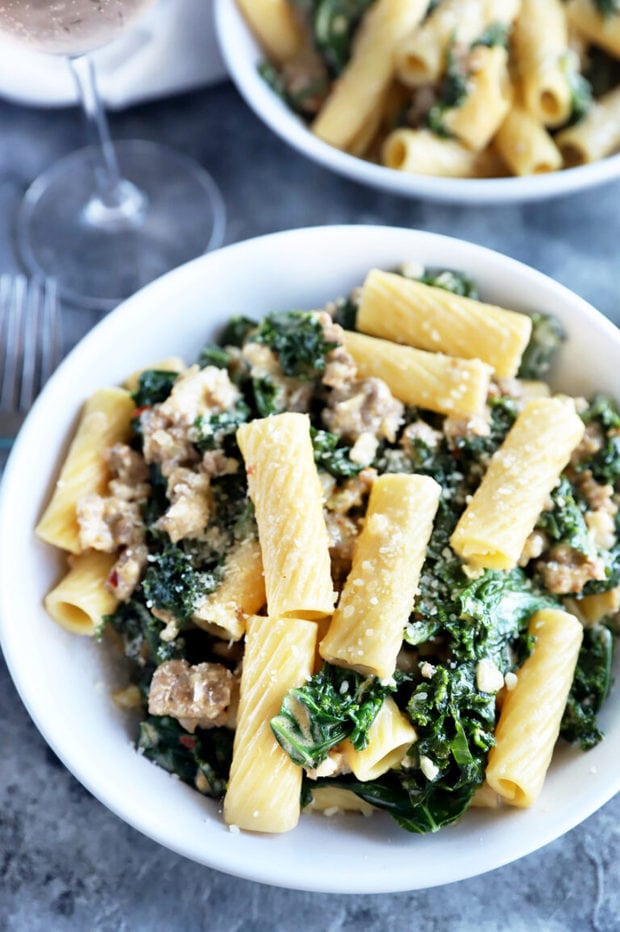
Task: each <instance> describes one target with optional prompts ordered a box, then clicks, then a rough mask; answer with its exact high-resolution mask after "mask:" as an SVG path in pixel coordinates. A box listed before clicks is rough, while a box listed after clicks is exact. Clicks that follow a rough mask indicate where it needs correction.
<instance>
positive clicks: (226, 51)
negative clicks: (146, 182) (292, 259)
mask: <svg viewBox="0 0 620 932" xmlns="http://www.w3.org/2000/svg"><path fill="white" fill-rule="evenodd" d="M214 13H215V31H216V36H217V40H218V44H219V48H220V52H221V54H222V58H223V59H224V63H225V65H226V69H227V71H228V74H229V75H230V77H231V78H232V80H233V82H234V84H235V85H236V87H237V89H238V91H239V92H240V94H241V96H242V97H243V98H244V100H245V102H246V103H247V104H248V106H249V107H250V108H251V109H252V110H253V111H254V113H255V114H256V116H257V117H259V119H261V120H262V121H263V122H264V123H266V124H267V126H268V127H269V128H270V129H271V130H272V131H273V132H274V133H276V135H277V136H279V137H280V139H282V140H283V141H284V142H285V143H287V144H288V145H290V146H292V147H293V148H294V149H295V150H296V151H297V152H299V153H301V154H302V155H304V156H306V158H309V159H311V160H313V161H315V162H317V163H318V164H319V165H322V166H323V168H327V169H330V170H331V171H335V172H336V173H337V174H339V175H342V176H344V177H346V178H350V179H351V180H353V181H357V182H359V183H362V184H365V185H368V186H369V187H372V188H377V189H379V190H382V191H387V192H388V193H391V194H396V195H401V196H404V197H411V198H421V199H423V200H432V201H441V202H447V203H460V204H478V205H481V206H485V205H488V206H493V205H500V204H509V203H522V202H526V201H535V200H542V199H547V198H555V197H561V196H563V195H569V194H573V193H576V192H578V191H582V190H584V189H587V188H590V187H593V186H595V185H600V184H605V183H606V182H611V181H613V180H614V179H616V178H618V177H619V176H620V152H619V153H616V154H614V155H610V156H607V157H606V158H604V159H599V160H598V161H596V162H591V163H589V164H587V165H580V166H577V167H575V168H565V169H562V170H560V171H555V172H548V173H546V174H542V175H528V176H524V177H515V176H510V177H508V178H441V177H436V176H433V175H418V174H409V173H405V172H399V171H396V170H395V169H392V168H387V167H386V166H384V165H378V164H376V163H374V162H369V161H366V160H364V159H362V158H359V157H357V156H353V155H350V154H349V153H347V152H342V151H341V150H339V149H336V148H335V147H334V146H330V145H328V144H327V143H326V142H323V140H322V139H319V138H318V137H317V136H315V135H313V134H312V133H311V132H310V130H309V129H308V128H307V127H306V126H305V124H304V123H303V121H302V120H301V118H300V117H298V116H297V115H296V114H295V113H293V112H292V111H291V110H289V108H288V107H287V106H286V105H285V104H284V103H283V101H281V100H279V99H278V97H277V96H276V94H275V93H274V92H273V91H272V90H271V89H270V88H269V87H268V86H267V85H266V84H265V82H264V81H263V79H262V78H261V77H260V75H259V74H258V71H257V68H256V64H257V61H258V60H259V59H260V57H261V55H260V51H259V49H258V46H257V43H256V42H255V41H254V39H253V38H252V36H251V33H250V30H249V29H248V27H247V26H246V25H245V23H244V21H243V17H242V15H241V13H240V11H239V10H238V9H237V7H236V4H235V0H215V7H214Z"/></svg>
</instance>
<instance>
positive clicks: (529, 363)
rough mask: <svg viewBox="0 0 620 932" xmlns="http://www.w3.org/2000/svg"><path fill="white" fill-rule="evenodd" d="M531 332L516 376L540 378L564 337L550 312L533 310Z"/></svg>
mask: <svg viewBox="0 0 620 932" xmlns="http://www.w3.org/2000/svg"><path fill="white" fill-rule="evenodd" d="M530 317H531V318H532V333H531V336H530V340H529V343H528V345H527V346H526V348H525V352H524V353H523V356H522V357H521V365H520V367H519V373H518V376H519V378H520V379H542V377H543V376H544V375H545V373H546V372H548V371H549V367H550V365H551V361H552V358H553V355H554V353H555V352H556V350H557V349H558V348H559V347H560V345H561V344H562V343H563V342H564V340H565V339H566V334H565V333H564V330H563V329H562V326H561V325H560V323H559V321H558V320H556V318H555V317H552V316H551V314H541V313H540V312H539V311H534V312H533V313H532V314H530Z"/></svg>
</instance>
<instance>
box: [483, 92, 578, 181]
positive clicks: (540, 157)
mask: <svg viewBox="0 0 620 932" xmlns="http://www.w3.org/2000/svg"><path fill="white" fill-rule="evenodd" d="M493 143H494V145H495V148H496V149H497V151H498V152H499V154H500V155H501V157H502V158H503V160H504V162H505V163H506V165H507V166H508V168H509V169H510V171H511V172H512V173H513V174H515V175H542V174H545V172H553V171H557V170H558V169H559V168H562V153H561V152H560V150H559V149H558V147H557V145H556V144H555V142H554V140H553V138H552V137H551V135H550V134H549V133H548V132H547V130H546V129H545V127H544V126H543V124H542V123H541V122H540V120H539V119H538V118H537V117H535V116H533V115H532V114H531V113H530V112H529V110H526V109H525V108H524V107H521V106H519V105H515V106H513V107H512V109H511V110H510V112H509V113H508V115H507V116H506V118H505V119H504V121H503V123H502V124H501V126H500V127H499V129H498V131H497V133H496V134H495V137H494V140H493Z"/></svg>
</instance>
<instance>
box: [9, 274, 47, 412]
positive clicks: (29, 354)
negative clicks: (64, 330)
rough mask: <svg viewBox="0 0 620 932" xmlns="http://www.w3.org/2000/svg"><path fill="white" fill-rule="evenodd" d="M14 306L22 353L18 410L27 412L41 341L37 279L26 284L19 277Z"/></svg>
mask: <svg viewBox="0 0 620 932" xmlns="http://www.w3.org/2000/svg"><path fill="white" fill-rule="evenodd" d="M15 291H16V304H18V305H20V306H21V308H22V313H21V324H22V340H23V346H24V353H23V357H22V370H21V379H20V386H19V402H18V410H19V411H27V410H28V409H29V408H30V407H31V406H32V402H33V401H34V398H35V395H36V383H37V355H38V352H39V350H38V344H39V342H40V340H41V333H40V327H41V287H40V283H39V282H38V281H37V279H32V280H31V281H30V282H26V281H25V280H24V279H23V278H22V277H21V276H20V278H19V279H18V280H17V282H16V287H15Z"/></svg>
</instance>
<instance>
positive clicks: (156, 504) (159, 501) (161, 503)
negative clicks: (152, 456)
mask: <svg viewBox="0 0 620 932" xmlns="http://www.w3.org/2000/svg"><path fill="white" fill-rule="evenodd" d="M149 484H150V486H151V494H150V495H149V497H148V498H147V499H146V501H145V502H144V503H143V504H142V506H141V512H142V520H143V521H144V524H145V527H146V531H147V542H148V543H153V541H154V540H159V539H160V538H161V536H162V532H161V531H156V530H155V528H154V525H155V524H156V522H157V521H159V519H160V518H161V516H162V515H163V514H165V512H166V511H167V510H168V508H169V507H170V502H169V501H168V496H167V494H166V490H167V488H168V480H167V479H166V478H165V476H163V475H162V472H161V469H160V467H159V464H158V463H152V464H151V465H150V466H149Z"/></svg>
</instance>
